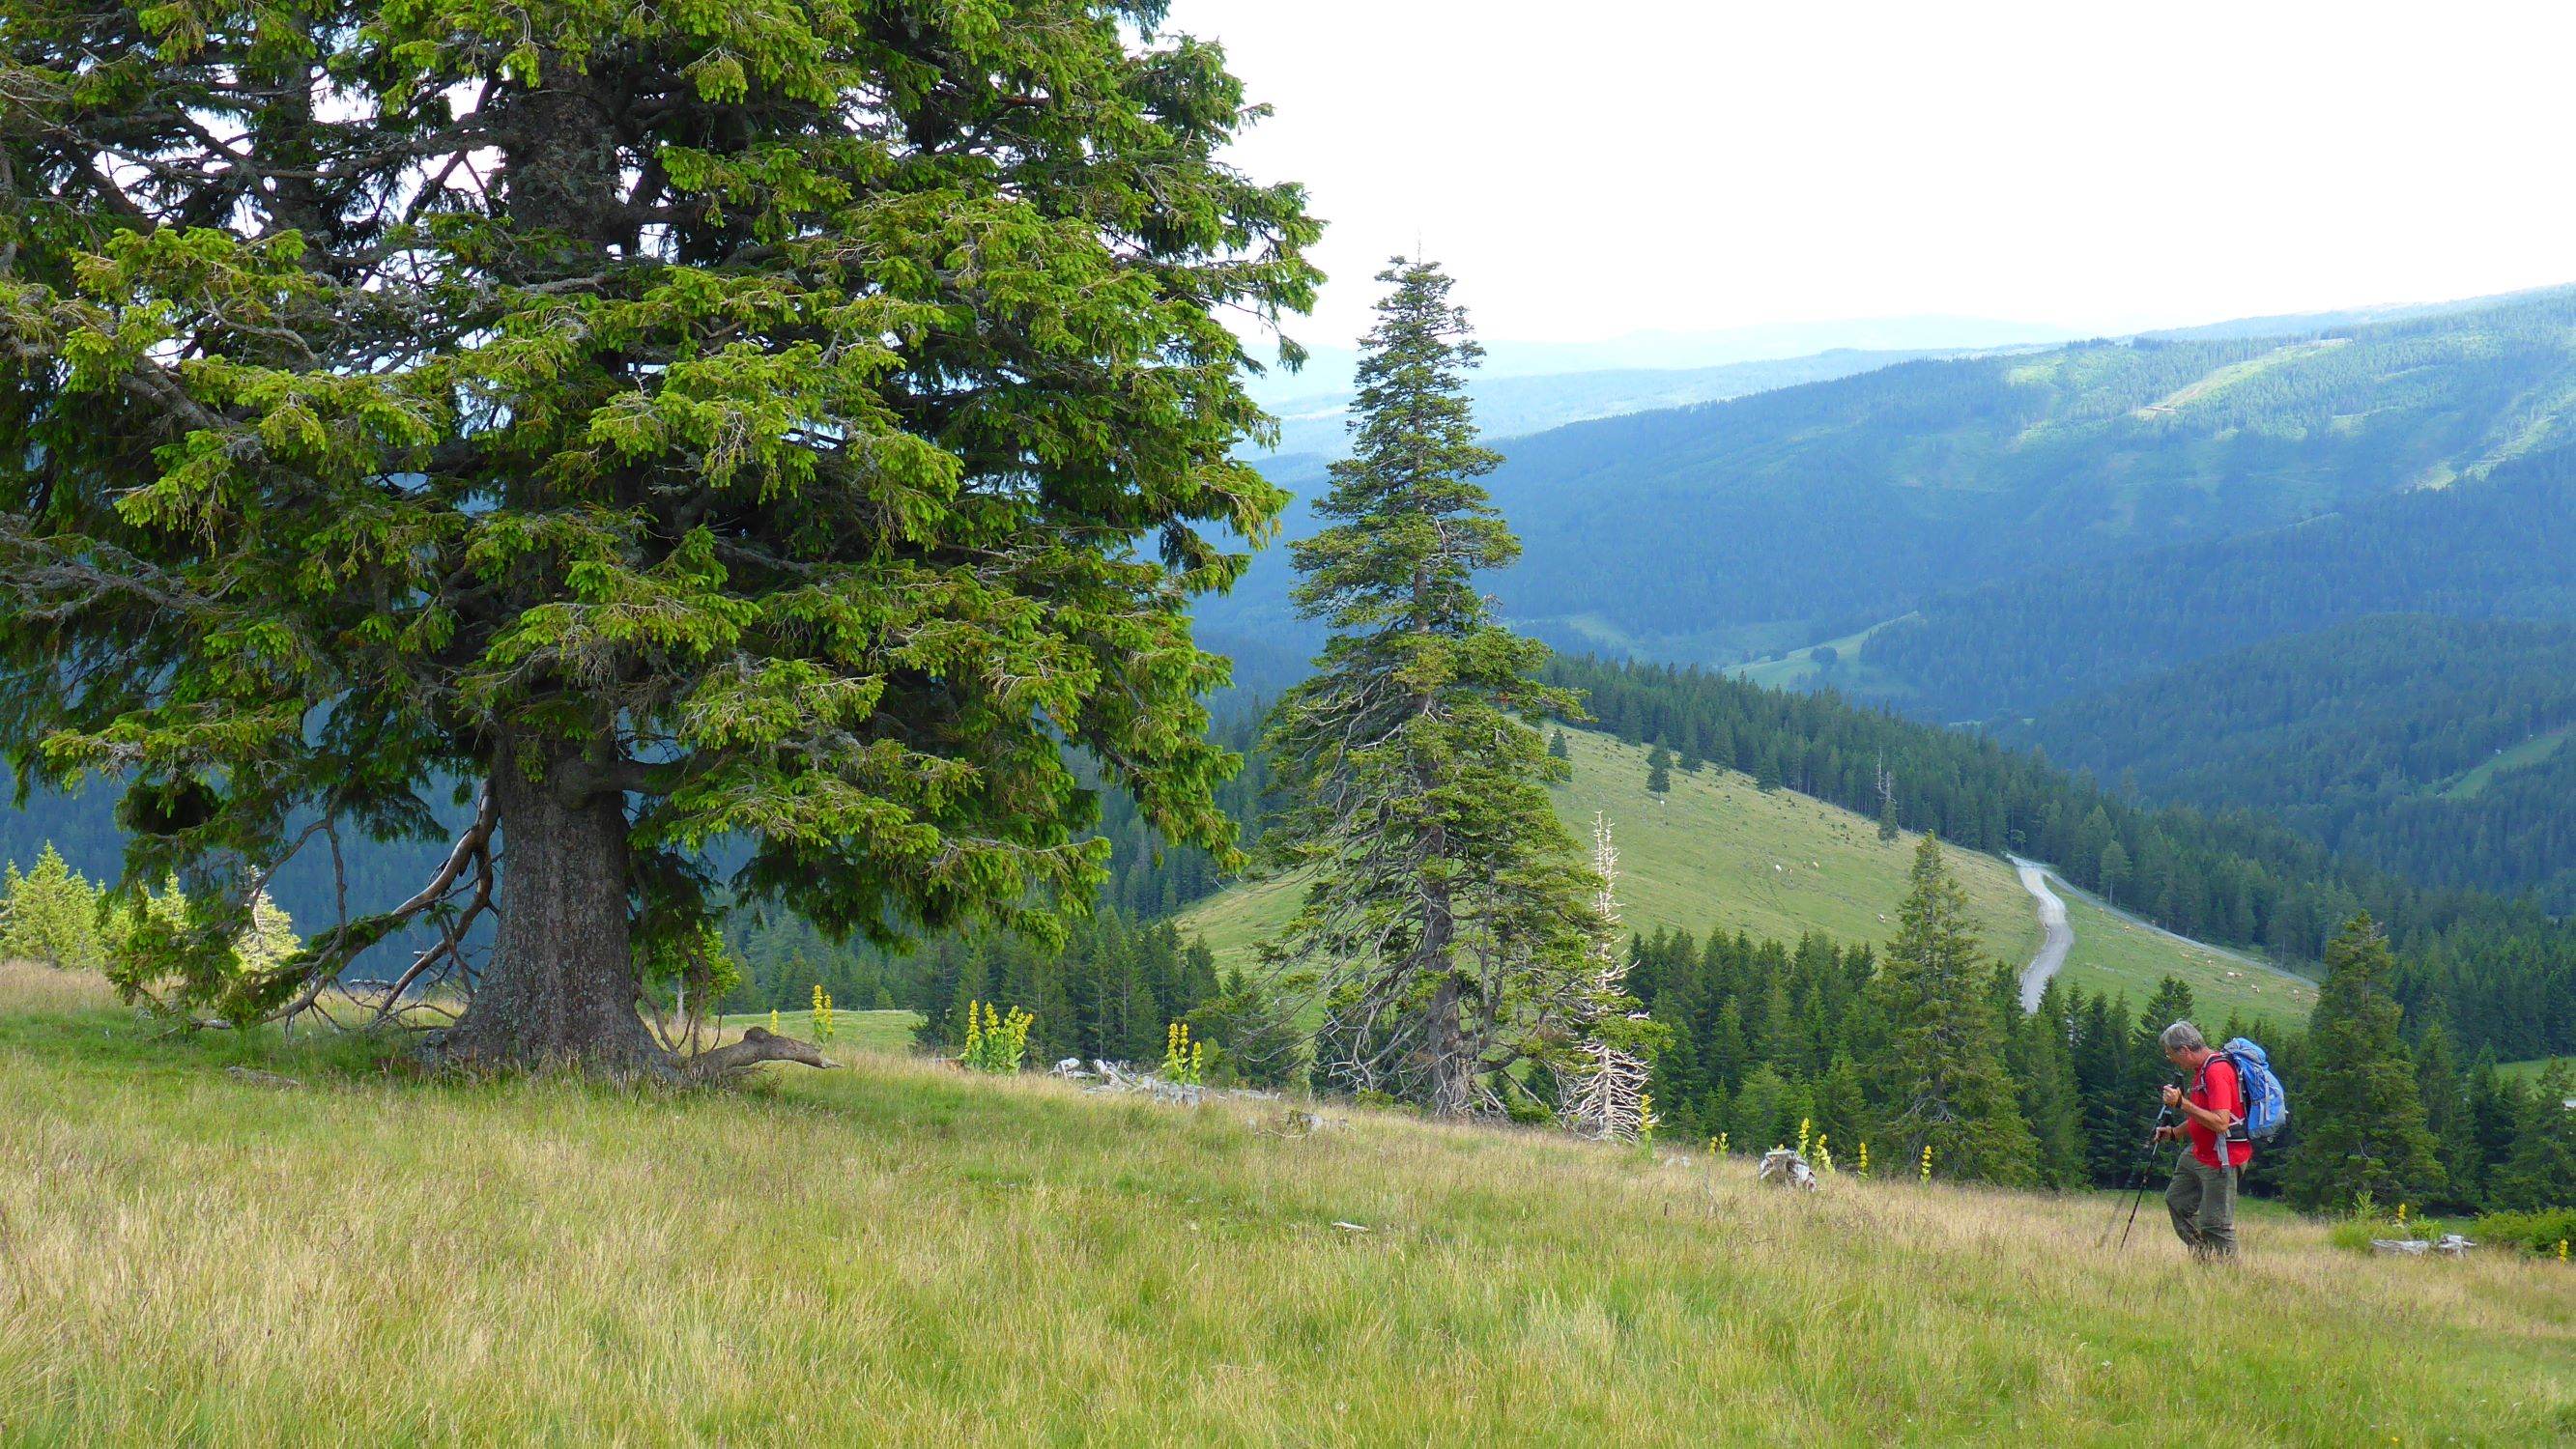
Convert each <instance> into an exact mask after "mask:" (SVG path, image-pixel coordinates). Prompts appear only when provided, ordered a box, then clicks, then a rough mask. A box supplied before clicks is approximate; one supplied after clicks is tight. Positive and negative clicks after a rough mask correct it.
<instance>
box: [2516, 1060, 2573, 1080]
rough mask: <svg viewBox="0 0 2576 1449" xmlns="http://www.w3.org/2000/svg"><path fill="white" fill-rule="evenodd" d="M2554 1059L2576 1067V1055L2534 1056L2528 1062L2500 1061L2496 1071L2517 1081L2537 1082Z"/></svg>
mask: <svg viewBox="0 0 2576 1449" xmlns="http://www.w3.org/2000/svg"><path fill="white" fill-rule="evenodd" d="M2553 1061H2559V1062H2565V1063H2567V1064H2568V1065H2569V1066H2570V1067H2576V1057H2534V1058H2532V1059H2531V1060H2530V1061H2527V1062H2499V1063H2497V1064H2496V1072H2497V1074H2498V1075H2500V1076H2506V1077H2511V1078H2513V1079H2515V1080H2516V1081H2523V1082H2536V1081H2539V1080H2540V1074H2541V1073H2542V1072H2545V1071H2547V1070H2549V1064H2550V1063H2551V1062H2553Z"/></svg>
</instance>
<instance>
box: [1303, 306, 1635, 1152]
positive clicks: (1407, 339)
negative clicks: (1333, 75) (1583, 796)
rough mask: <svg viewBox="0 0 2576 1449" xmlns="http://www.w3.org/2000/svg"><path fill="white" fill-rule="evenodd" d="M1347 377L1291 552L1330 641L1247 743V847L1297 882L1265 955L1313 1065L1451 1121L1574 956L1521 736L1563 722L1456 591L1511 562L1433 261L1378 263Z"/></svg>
mask: <svg viewBox="0 0 2576 1449" xmlns="http://www.w3.org/2000/svg"><path fill="white" fill-rule="evenodd" d="M1378 279H1379V280H1380V281H1381V282H1384V283H1387V284H1389V285H1390V286H1391V287H1392V288H1393V290H1392V291H1391V292H1390V293H1389V294H1388V295H1387V296H1386V297H1385V298H1384V299H1383V300H1382V301H1381V302H1380V304H1379V306H1378V321H1377V325H1376V326H1375V327H1374V328H1373V329H1372V330H1371V332H1370V333H1369V336H1368V348H1367V352H1366V354H1365V356H1364V357H1363V359H1362V361H1361V363H1360V368H1359V392H1358V397H1357V400H1356V403H1355V405H1354V408H1355V415H1354V417H1353V419H1352V422H1351V430H1352V453H1351V456H1350V457H1349V458H1346V459H1343V460H1341V461H1339V462H1336V463H1334V464H1333V466H1332V478H1333V486H1332V490H1331V492H1330V493H1329V494H1328V495H1327V496H1326V497H1325V498H1323V499H1322V500H1320V501H1319V502H1318V503H1317V504H1316V505H1315V512H1316V514H1317V515H1318V516H1319V517H1320V518H1322V519H1324V520H1325V521H1326V527H1325V528H1324V529H1323V531H1322V532H1320V533H1318V534H1317V535H1316V536H1314V537H1313V538H1311V539H1307V540H1305V541H1303V542H1300V543H1298V544H1296V545H1295V550H1294V552H1295V558H1296V564H1297V568H1298V571H1299V573H1300V575H1301V576H1302V577H1301V579H1300V581H1299V583H1298V585H1297V589H1296V600H1297V606H1298V608H1299V610H1300V611H1301V612H1302V613H1303V614H1305V615H1306V616H1307V617H1309V618H1314V619H1320V620H1323V621H1325V622H1326V623H1327V624H1328V625H1329V626H1330V627H1331V629H1332V631H1333V632H1332V636H1331V638H1330V640H1329V641H1328V642H1327V643H1326V645H1325V647H1324V652H1323V654H1322V656H1321V657H1320V658H1319V659H1318V660H1317V661H1316V672H1315V674H1314V675H1313V677H1311V678H1310V679H1308V680H1307V681H1306V682H1304V683H1303V684H1300V685H1298V686H1297V687H1296V688H1294V689H1292V690H1290V691H1289V692H1288V693H1287V695H1286V696H1284V697H1283V698H1282V699H1281V700H1280V702H1279V704H1278V706H1277V708H1276V710H1275V711H1274V712H1273V714H1272V716H1271V722H1270V729H1269V733H1268V735H1267V745H1268V748H1269V752H1270V756H1271V761H1272V767H1273V768H1274V769H1275V770H1276V772H1277V782H1278V787H1279V790H1280V793H1281V795H1282V796H1283V797H1284V800H1285V802H1286V803H1285V805H1284V807H1283V809H1282V810H1281V812H1280V814H1279V815H1278V816H1277V817H1276V818H1275V820H1274V822H1273V824H1272V826H1271V828H1270V830H1269V832H1268V833H1267V835H1266V836H1265V837H1264V839H1263V841H1262V845H1263V848H1264V850H1265V852H1267V853H1268V856H1269V859H1270V860H1271V862H1272V863H1273V864H1274V865H1276V866H1278V867H1281V868H1285V869H1292V870H1300V871H1305V872H1309V873H1310V874H1309V879H1308V884H1307V887H1306V893H1305V897H1304V901H1303V903H1302V905H1301V906H1300V908H1299V911H1298V913H1297V916H1296V917H1295V919H1294V920H1293V921H1292V922H1291V923H1290V924H1289V926H1288V928H1287V929H1286V930H1285V931H1284V932H1283V933H1282V934H1281V936H1280V937H1279V938H1278V939H1277V940H1275V941H1273V942H1272V943H1270V944H1269V945H1268V946H1267V947H1265V951H1266V953H1267V955H1268V958H1269V959H1270V960H1271V961H1272V962H1273V963H1274V964H1276V965H1279V966H1286V967H1294V968H1297V969H1301V970H1313V971H1316V972H1318V973H1319V976H1320V979H1321V980H1322V981H1323V982H1324V983H1325V985H1326V988H1327V1000H1328V1004H1329V1010H1330V1012H1331V1014H1332V1017H1333V1020H1332V1021H1331V1023H1329V1024H1328V1026H1327V1028H1326V1030H1325V1032H1324V1034H1323V1037H1322V1040H1323V1041H1325V1042H1327V1043H1330V1048H1329V1050H1328V1051H1327V1053H1326V1055H1325V1057H1324V1059H1323V1060H1321V1061H1319V1062H1318V1065H1319V1066H1320V1067H1322V1068H1324V1069H1325V1070H1327V1071H1328V1072H1330V1073H1331V1074H1332V1075H1333V1076H1334V1078H1335V1079H1336V1080H1338V1081H1341V1082H1343V1083H1346V1084H1347V1085H1350V1086H1352V1087H1355V1088H1361V1089H1375V1090H1381V1091H1391V1092H1395V1093H1397V1094H1399V1095H1402V1096H1405V1097H1409V1098H1412V1099H1415V1100H1419V1101H1423V1102H1426V1103H1428V1104H1429V1105H1430V1106H1431V1107H1432V1108H1433V1110H1435V1111H1438V1112H1441V1113H1444V1114H1454V1113H1463V1112H1467V1111H1471V1110H1476V1109H1479V1108H1494V1107H1499V1106H1500V1095H1499V1093H1498V1091H1497V1090H1496V1089H1495V1087H1494V1085H1493V1082H1494V1079H1495V1076H1496V1074H1498V1073H1501V1072H1503V1071H1505V1070H1506V1069H1507V1068H1508V1067H1509V1066H1510V1065H1511V1064H1512V1063H1513V1062H1514V1061H1516V1060H1519V1059H1521V1058H1522V1057H1524V1056H1526V1055H1528V1054H1529V1053H1530V1052H1531V1051H1532V1050H1533V1049H1534V1047H1535V1045H1536V1042H1537V1036H1538V1033H1539V1032H1540V1030H1541V1029H1542V1027H1543V1026H1544V1025H1545V1024H1546V1022H1547V1021H1548V1020H1549V1019H1550V1018H1551V1016H1552V1015H1553V1014H1554V1013H1556V1012H1557V1011H1559V1010H1560V1009H1561V1008H1562V1007H1563V1006H1564V1005H1565V998H1566V996H1567V994H1568V993H1569V991H1570V990H1571V989H1572V987H1573V985H1574V983H1575V981H1576V979H1577V977H1578V974H1579V972H1580V968H1581V966H1582V962H1583V955H1584V949H1585V946H1586V943H1587V939H1588V931H1587V927H1586V924H1585V922H1586V918H1587V913H1588V904H1587V901H1586V896H1587V895H1588V893H1589V892H1588V891H1587V885H1588V884H1589V883H1590V876H1589V874H1588V872H1586V871H1584V870H1583V869H1582V868H1581V867H1580V866H1578V865H1577V864H1576V863H1575V862H1574V860H1573V858H1572V857H1573V853H1574V847H1573V842H1572V841H1571V840H1569V839H1568V838H1567V836H1566V833H1565V829H1564V827H1563V826H1562V825H1560V824H1559V823H1558V822H1557V818H1556V814H1555V811H1554V810H1553V809H1552V808H1551V807H1550V806H1549V804H1548V799H1547V792H1546V789H1545V785H1546V783H1547V782H1550V781H1554V780H1561V779H1563V778H1565V772H1566V767H1565V764H1564V762H1563V761H1560V760H1554V759H1551V758H1549V757H1548V755H1547V753H1546V749H1545V745H1544V743H1543V741H1542V740H1541V739H1540V737H1539V732H1538V730H1537V728H1536V725H1537V723H1538V720H1539V719H1540V717H1542V716H1543V715H1548V714H1554V715H1557V716H1560V717H1578V716H1579V715H1580V713H1581V710H1580V708H1579V705H1578V702H1577V699H1576V697H1575V696H1574V695H1573V694H1572V693H1570V692H1568V691H1566V690H1563V689H1558V688H1554V687H1550V686H1546V685H1542V684H1539V683H1537V682H1535V681H1534V680H1533V679H1532V678H1531V676H1532V675H1533V674H1534V673H1535V672H1536V671H1537V669H1538V668H1539V667H1540V665H1542V664H1543V663H1544V662H1545V661H1546V658H1547V650H1546V649H1545V647H1544V646H1541V645H1539V644H1536V643H1533V642H1531V641H1529V640H1526V639H1521V638H1518V637H1516V636H1515V635H1513V634H1512V633H1511V631H1510V630H1508V629H1506V628H1504V627H1503V626H1502V625H1500V624H1498V623H1497V622H1495V620H1494V616H1493V611H1492V606H1491V604H1490V603H1489V602H1488V601H1487V600H1486V598H1485V597H1484V595H1482V594H1481V593H1479V592H1478V590H1477V588H1476V575H1477V574H1478V573H1480V572H1483V571H1486V570H1491V569H1497V568H1501V567H1503V566H1504V565H1507V564H1509V563H1510V562H1511V561H1512V559H1513V558H1515V557H1516V556H1517V555H1518V553H1519V551H1520V544H1519V541H1518V540H1517V539H1515V538H1514V537H1513V536H1512V532H1511V529H1510V528H1509V527H1508V526H1507V525H1506V524H1505V523H1504V521H1503V519H1502V517H1501V516H1500V515H1499V514H1498V513H1496V512H1495V510H1494V508H1493V505H1492V504H1491V503H1490V502H1489V501H1488V500H1487V497H1486V494H1485V490H1484V488H1483V487H1482V486H1481V485H1479V484H1478V483H1477V482H1476V479H1477V478H1478V477H1479V476H1481V475H1483V474H1485V473H1488V472H1491V471H1492V470H1493V468H1494V466H1495V465H1496V464H1497V463H1498V462H1500V461H1501V460H1500V458H1499V456H1498V455H1496V454H1495V453H1493V452H1492V451H1490V450H1489V449H1486V448H1483V447H1479V446H1478V445H1477V443H1476V434H1475V425H1474V422H1473V421H1472V419H1471V418H1470V416H1469V407H1468V403H1467V399H1466V396H1465V391H1464V383H1463V381H1462V369H1464V368H1466V367H1471V366H1473V365H1474V364H1475V363H1476V361H1477V359H1478V358H1479V357H1480V356H1481V355H1482V352H1481V349H1479V348H1478V347H1477V345H1476V344H1475V343H1474V341H1472V340H1471V338H1470V335H1469V331H1468V327H1467V321H1466V316H1465V313H1464V311H1463V310H1462V309H1460V308H1459V307H1457V306H1456V305H1454V304H1453V303H1451V302H1450V301H1449V290H1450V286H1451V283H1450V279H1449V278H1448V277H1447V276H1445V275H1443V274H1442V272H1441V271H1440V269H1439V268H1438V267H1437V266H1434V265H1430V264H1427V263H1423V262H1418V261H1417V262H1405V261H1403V260H1402V259H1400V258H1399V259H1398V260H1397V261H1396V262H1395V263H1394V264H1393V265H1392V266H1390V267H1389V268H1388V269H1387V270H1386V271H1383V272H1381V273H1379V277H1378Z"/></svg>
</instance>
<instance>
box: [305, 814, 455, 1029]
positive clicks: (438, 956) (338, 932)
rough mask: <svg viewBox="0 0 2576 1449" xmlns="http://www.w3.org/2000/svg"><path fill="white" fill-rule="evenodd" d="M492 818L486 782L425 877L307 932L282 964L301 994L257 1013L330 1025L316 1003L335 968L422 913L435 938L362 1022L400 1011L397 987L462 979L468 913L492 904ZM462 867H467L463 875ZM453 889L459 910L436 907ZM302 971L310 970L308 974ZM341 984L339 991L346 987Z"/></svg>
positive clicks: (334, 981)
mask: <svg viewBox="0 0 2576 1449" xmlns="http://www.w3.org/2000/svg"><path fill="white" fill-rule="evenodd" d="M498 823H499V819H498V816H497V815H496V813H495V812H494V809H493V805H492V787H491V785H490V784H489V783H486V784H485V785H484V787H483V789H482V792H481V793H480V794H479V795H478V796H477V797H476V799H475V804H474V821H473V823H472V824H471V825H468V826H467V827H466V829H465V832H464V833H463V834H462V835H459V836H458V837H457V838H456V844H455V845H454V846H453V847H452V848H450V849H449V851H448V852H447V858H446V859H445V860H444V861H442V862H440V864H439V867H438V869H437V871H436V872H434V873H433V874H432V875H431V876H430V879H429V883H428V884H427V885H425V886H423V887H421V888H420V890H419V891H418V892H417V893H415V894H414V895H413V896H412V897H411V899H409V900H407V901H404V902H403V903H402V904H401V905H398V906H396V907H394V908H393V909H392V910H390V911H385V912H381V913H379V914H376V915H371V916H362V917H360V918H358V919H357V920H355V921H351V920H347V919H346V918H345V916H344V918H343V919H342V921H341V922H340V924H338V925H336V926H334V927H332V928H331V929H330V930H328V931H326V932H324V933H322V934H321V935H320V936H317V937H315V938H314V940H313V943H312V944H311V945H310V946H308V947H306V948H305V949H304V950H303V951H302V952H300V953H298V954H297V955H296V956H295V958H294V959H293V960H291V961H289V962H288V963H287V965H286V966H285V967H284V968H282V969H283V970H285V971H288V972H293V973H296V974H297V975H298V976H299V977H300V978H302V979H305V980H306V985H305V988H304V991H303V993H302V994H301V995H299V996H297V997H296V998H295V1000H294V1001H292V1002H290V1003H289V1004H288V1005H287V1006H285V1007H284V1008H282V1009H280V1010H278V1011H275V1012H272V1013H270V1014H269V1015H268V1016H267V1017H265V1018H263V1019H265V1020H271V1021H285V1022H290V1023H291V1022H293V1021H294V1020H295V1018H296V1017H298V1016H301V1015H302V1014H304V1013H305V1012H307V1011H310V1012H313V1013H315V1014H317V1015H319V1016H321V1017H322V1019H323V1020H325V1021H329V1022H331V1024H332V1025H334V1026H338V1025H339V1024H340V1023H339V1022H338V1021H337V1019H335V1018H333V1017H332V1016H331V1014H330V1012H329V1011H328V1010H326V1009H324V1008H323V1006H322V1004H321V1002H322V996H323V993H324V992H326V991H329V990H330V989H331V988H332V987H334V986H337V985H340V984H341V983H340V973H341V972H342V971H343V970H345V969H347V967H348V965H349V962H350V961H351V960H352V959H354V958H355V957H356V956H357V955H358V953H359V952H361V951H364V950H366V949H367V948H368V947H370V946H373V945H374V944H376V943H377V942H378V941H381V940H383V939H384V938H385V937H386V936H389V935H391V934H393V933H394V932H395V931H397V930H400V929H402V928H403V927H404V926H407V925H409V924H411V922H412V921H414V920H416V919H418V918H419V917H420V916H421V915H422V914H424V913H429V912H436V913H437V921H438V927H439V939H438V941H437V942H436V943H434V944H432V945H430V946H426V947H424V948H422V950H421V951H420V953H419V955H417V956H415V957H414V958H413V959H412V963H411V965H410V966H409V967H407V968H406V969H405V970H404V971H403V974H402V975H401V976H399V977H397V978H396V979H395V980H393V981H392V982H389V983H387V985H386V988H385V994H384V1000H383V1001H382V1002H381V1003H379V1004H378V1005H377V1006H376V1008H375V1014H374V1015H373V1016H371V1017H370V1018H369V1019H368V1021H367V1025H368V1026H370V1027H374V1026H377V1025H381V1024H382V1023H383V1022H385V1021H386V1020H388V1019H389V1018H392V1017H393V1016H394V1015H395V1014H396V1013H397V1012H398V1011H400V1010H401V1004H402V999H403V995H404V993H406V992H408V991H410V990H412V989H413V988H415V987H417V986H420V985H422V984H423V982H424V981H426V982H427V983H428V984H429V985H437V984H439V983H441V982H444V981H447V980H450V979H456V978H460V977H462V978H470V976H471V969H470V967H469V966H468V965H467V962H466V960H465V945H464V943H465V937H466V934H467V932H468V931H469V930H471V929H472V927H473V924H474V922H475V920H476V918H478V917H480V916H481V915H482V914H483V913H485V912H486V911H490V910H492V909H493V906H492V897H493V893H494V889H495V885H496V878H495V875H494V872H493V868H492V832H493V830H494V828H495V826H496V825H497V824H498ZM333 845H334V848H333V850H332V855H331V864H332V872H333V874H334V876H335V877H338V876H340V874H341V865H340V854H339V850H338V848H337V838H336V837H334V842H333ZM468 871H471V872H472V875H471V877H470V879H469V878H468V876H467V872H468ZM339 890H340V897H341V899H343V900H346V899H347V883H346V880H345V878H342V879H340V881H339ZM460 894H462V895H463V896H464V897H465V901H464V905H463V907H462V908H461V909H455V910H445V911H442V910H440V909H439V908H440V907H442V906H451V905H453V903H454V902H455V900H456V898H457V896H459V895H460ZM433 971H434V974H433ZM305 973H310V974H309V977H308V976H306V975H305ZM342 990H343V991H344V993H345V992H346V987H345V986H344V987H342Z"/></svg>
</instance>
